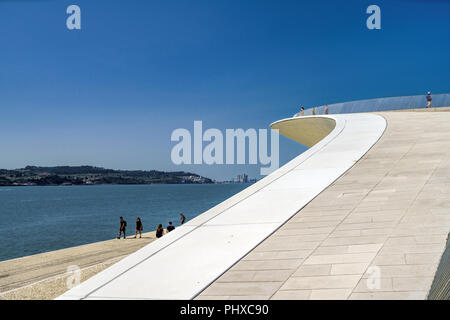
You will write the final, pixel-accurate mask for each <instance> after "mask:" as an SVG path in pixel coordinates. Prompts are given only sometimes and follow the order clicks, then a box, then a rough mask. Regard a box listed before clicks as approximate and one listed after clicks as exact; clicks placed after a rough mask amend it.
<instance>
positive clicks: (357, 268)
mask: <svg viewBox="0 0 450 320" xmlns="http://www.w3.org/2000/svg"><path fill="white" fill-rule="evenodd" d="M368 265H369V263H338V264H333V265H332V266H331V271H330V274H332V275H341V274H358V275H361V274H363V273H364V271H366V269H367V266H368Z"/></svg>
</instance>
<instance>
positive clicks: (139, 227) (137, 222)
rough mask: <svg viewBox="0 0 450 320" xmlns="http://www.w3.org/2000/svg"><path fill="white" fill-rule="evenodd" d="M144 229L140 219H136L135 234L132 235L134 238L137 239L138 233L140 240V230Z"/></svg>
mask: <svg viewBox="0 0 450 320" xmlns="http://www.w3.org/2000/svg"><path fill="white" fill-rule="evenodd" d="M143 229H144V226H143V225H142V221H141V218H139V217H137V218H136V234H135V235H134V238H136V237H137V234H138V232H139V238H142V230H143Z"/></svg>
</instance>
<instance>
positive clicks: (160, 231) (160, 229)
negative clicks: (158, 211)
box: [156, 224, 164, 238]
mask: <svg viewBox="0 0 450 320" xmlns="http://www.w3.org/2000/svg"><path fill="white" fill-rule="evenodd" d="M163 234H164V228H163V226H162V224H160V225H158V228H157V229H156V237H157V238H161V237H162V236H163Z"/></svg>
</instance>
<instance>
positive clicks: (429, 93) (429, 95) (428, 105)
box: [427, 92, 432, 108]
mask: <svg viewBox="0 0 450 320" xmlns="http://www.w3.org/2000/svg"><path fill="white" fill-rule="evenodd" d="M431 100H432V99H431V92H428V94H427V108H430V107H431Z"/></svg>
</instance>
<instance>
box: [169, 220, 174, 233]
mask: <svg viewBox="0 0 450 320" xmlns="http://www.w3.org/2000/svg"><path fill="white" fill-rule="evenodd" d="M174 229H175V226H173V225H172V221H169V225H168V226H167V232H170V231H172V230H174Z"/></svg>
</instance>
